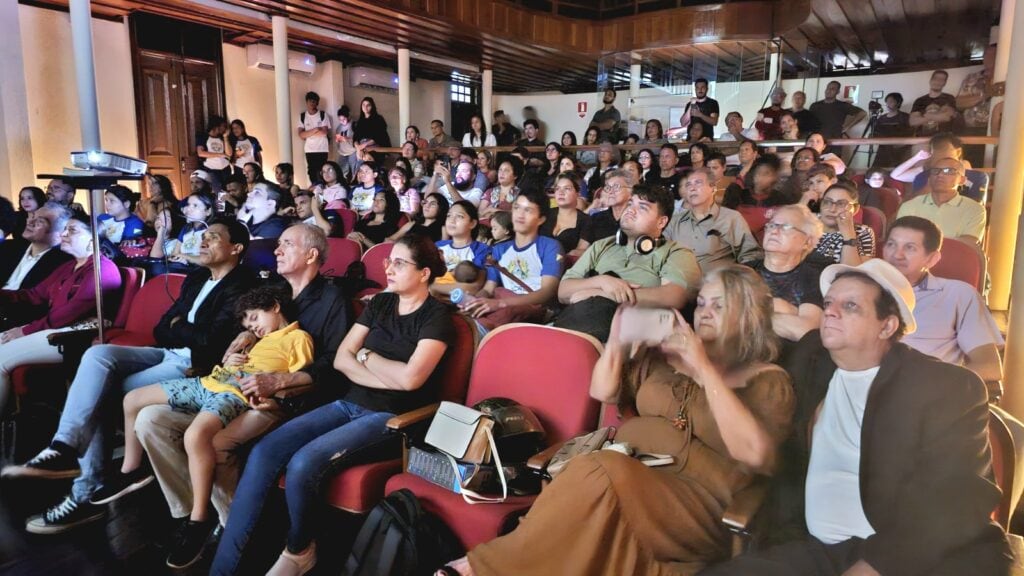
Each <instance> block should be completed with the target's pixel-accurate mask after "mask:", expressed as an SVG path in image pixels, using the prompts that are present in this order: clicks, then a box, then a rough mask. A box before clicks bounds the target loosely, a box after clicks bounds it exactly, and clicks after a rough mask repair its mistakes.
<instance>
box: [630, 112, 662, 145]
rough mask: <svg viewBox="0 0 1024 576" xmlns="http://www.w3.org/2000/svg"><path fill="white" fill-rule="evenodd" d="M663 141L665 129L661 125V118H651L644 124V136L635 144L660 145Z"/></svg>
mask: <svg viewBox="0 0 1024 576" xmlns="http://www.w3.org/2000/svg"><path fill="white" fill-rule="evenodd" d="M665 142H666V140H665V129H664V128H663V127H662V125H661V120H658V119H657V118H651V119H650V120H648V121H647V124H645V125H644V137H643V138H641V139H640V140H638V141H637V144H644V145H650V146H661V145H662V144H664V143H665Z"/></svg>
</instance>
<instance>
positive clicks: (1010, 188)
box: [988, 4, 1024, 418]
mask: <svg viewBox="0 0 1024 576" xmlns="http://www.w3.org/2000/svg"><path fill="white" fill-rule="evenodd" d="M1013 12H1014V14H1013V20H1012V21H1003V22H1001V23H1000V26H1001V27H1007V28H1010V27H1011V26H1012V30H1011V34H1012V35H1013V36H1015V37H1016V38H1018V40H1016V41H1012V42H1011V44H1010V46H1009V58H1008V59H1007V61H1006V62H1012V61H1017V62H1024V41H1021V40H1019V39H1020V38H1021V37H1024V10H1014V11H1013ZM1004 14H1005V4H1004ZM1001 48H1003V49H1005V46H1001ZM1007 69H1008V71H1007V74H1006V100H1005V102H1006V104H1005V105H1004V109H1003V124H1002V130H1001V131H1000V133H999V177H998V178H997V179H996V181H995V191H994V192H993V196H992V212H991V219H992V220H991V228H990V229H989V247H988V255H989V270H991V274H992V292H991V293H990V295H989V306H990V307H991V308H992V309H994V310H1007V308H1008V307H1009V300H1010V293H1011V292H1012V289H1013V288H1020V289H1021V290H1024V253H1020V252H1017V250H1018V249H1019V250H1022V251H1024V228H1022V227H1021V223H1020V219H1021V217H1020V216H1021V191H1022V190H1024V106H1021V99H1022V98H1024V68H1022V67H1021V66H1013V67H1009V66H1007ZM1015 253H1016V254H1015ZM1015 255H1016V257H1017V258H1016V261H1014V256H1015ZM1011 280H1012V285H1011ZM1019 304H1020V303H1019V302H1018V305H1017V306H1014V307H1013V308H1012V309H1010V316H1009V326H1008V329H1007V336H1006V357H1005V359H1004V378H1003V382H1004V383H1005V384H1006V386H1005V396H1004V399H1003V402H1002V405H1003V406H1004V407H1005V408H1006V409H1007V410H1008V411H1009V412H1010V413H1012V414H1013V415H1015V416H1017V417H1018V418H1020V417H1021V416H1024V381H1022V380H1021V379H1022V378H1024V306H1021V305H1019Z"/></svg>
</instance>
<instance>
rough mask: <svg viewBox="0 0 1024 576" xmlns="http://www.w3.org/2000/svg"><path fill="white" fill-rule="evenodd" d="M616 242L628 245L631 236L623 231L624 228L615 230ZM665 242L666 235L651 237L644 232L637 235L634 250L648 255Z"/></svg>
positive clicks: (620, 244) (642, 254)
mask: <svg viewBox="0 0 1024 576" xmlns="http://www.w3.org/2000/svg"><path fill="white" fill-rule="evenodd" d="M615 243H616V244H618V245H619V246H626V245H627V244H629V237H627V236H626V233H625V232H623V231H622V228H619V229H618V230H616V231H615ZM664 244H665V237H664V236H659V237H657V238H651V237H650V236H647V235H646V234H642V235H640V236H638V237H637V239H636V241H635V242H633V251H634V252H636V253H637V254H640V255H641V256H646V255H648V254H650V253H651V252H654V251H655V250H657V249H658V248H661V247H662V246H663V245H664Z"/></svg>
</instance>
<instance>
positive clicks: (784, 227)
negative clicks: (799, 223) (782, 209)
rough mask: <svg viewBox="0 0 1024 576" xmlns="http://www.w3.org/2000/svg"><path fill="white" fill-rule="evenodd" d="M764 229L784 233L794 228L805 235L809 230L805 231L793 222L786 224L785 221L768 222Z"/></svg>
mask: <svg viewBox="0 0 1024 576" xmlns="http://www.w3.org/2000/svg"><path fill="white" fill-rule="evenodd" d="M764 229H765V231H766V232H782V233H786V232H791V231H793V230H796V231H797V232H799V233H801V234H803V235H805V236H806V235H807V232H804V231H803V230H801V229H799V228H797V227H796V226H794V225H792V224H786V223H785V222H768V223H767V224H765V225H764Z"/></svg>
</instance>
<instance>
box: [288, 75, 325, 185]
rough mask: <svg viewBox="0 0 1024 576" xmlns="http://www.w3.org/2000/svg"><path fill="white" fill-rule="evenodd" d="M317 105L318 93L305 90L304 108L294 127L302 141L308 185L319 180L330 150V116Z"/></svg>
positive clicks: (318, 100)
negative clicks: (328, 137) (297, 123)
mask: <svg viewBox="0 0 1024 576" xmlns="http://www.w3.org/2000/svg"><path fill="white" fill-rule="evenodd" d="M319 107H320V95H319V94H317V93H316V92H306V110H305V111H303V112H302V113H301V114H299V125H298V127H297V128H296V130H297V131H298V133H299V138H302V140H303V141H304V143H303V145H302V149H303V151H304V152H305V153H306V174H307V175H309V184H310V185H313V184H316V183H317V182H319V181H320V170H321V169H322V168H323V167H324V162H327V155H328V154H329V153H330V150H331V143H330V141H329V140H328V139H327V135H328V134H330V132H331V117H330V116H328V114H327V112H324V111H323V110H320V108H319Z"/></svg>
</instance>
